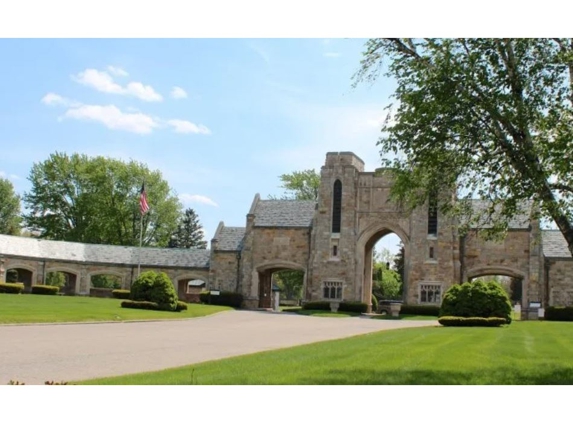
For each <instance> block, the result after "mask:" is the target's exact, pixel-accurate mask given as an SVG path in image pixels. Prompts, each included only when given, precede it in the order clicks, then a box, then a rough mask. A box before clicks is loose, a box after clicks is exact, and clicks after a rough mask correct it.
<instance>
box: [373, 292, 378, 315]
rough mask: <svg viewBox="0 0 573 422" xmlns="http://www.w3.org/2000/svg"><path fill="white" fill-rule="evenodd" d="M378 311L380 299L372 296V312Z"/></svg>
mask: <svg viewBox="0 0 573 422" xmlns="http://www.w3.org/2000/svg"><path fill="white" fill-rule="evenodd" d="M377 309H378V299H376V296H374V295H372V311H373V312H376V310H377Z"/></svg>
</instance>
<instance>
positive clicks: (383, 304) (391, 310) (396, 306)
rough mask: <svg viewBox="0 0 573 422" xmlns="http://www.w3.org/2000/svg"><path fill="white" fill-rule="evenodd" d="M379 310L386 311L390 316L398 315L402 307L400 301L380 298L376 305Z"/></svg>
mask: <svg viewBox="0 0 573 422" xmlns="http://www.w3.org/2000/svg"><path fill="white" fill-rule="evenodd" d="M378 307H379V308H380V310H381V311H386V313H388V315H389V316H391V317H398V316H399V315H400V310H401V309H402V302H401V301H399V300H381V301H380V305H379V306H378Z"/></svg>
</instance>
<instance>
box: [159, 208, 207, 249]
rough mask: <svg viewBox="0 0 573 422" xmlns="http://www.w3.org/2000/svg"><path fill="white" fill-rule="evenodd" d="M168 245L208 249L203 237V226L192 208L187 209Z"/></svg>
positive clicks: (171, 246)
mask: <svg viewBox="0 0 573 422" xmlns="http://www.w3.org/2000/svg"><path fill="white" fill-rule="evenodd" d="M168 247H170V248H196V249H207V241H206V240H204V238H203V226H202V225H201V223H199V217H198V216H197V214H196V213H195V211H194V210H193V209H192V208H187V209H186V210H185V213H184V214H183V216H182V217H181V219H180V221H179V224H178V226H177V229H176V230H175V232H174V233H173V234H172V236H171V239H170V240H169V245H168Z"/></svg>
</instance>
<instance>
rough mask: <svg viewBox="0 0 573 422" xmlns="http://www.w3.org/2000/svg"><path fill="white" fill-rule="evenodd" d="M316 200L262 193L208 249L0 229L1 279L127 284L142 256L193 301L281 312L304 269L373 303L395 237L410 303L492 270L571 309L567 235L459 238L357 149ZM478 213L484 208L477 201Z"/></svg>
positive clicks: (515, 228) (437, 297)
mask: <svg viewBox="0 0 573 422" xmlns="http://www.w3.org/2000/svg"><path fill="white" fill-rule="evenodd" d="M320 177H321V184H320V189H319V195H318V201H295V200H292V201H284V200H263V199H261V198H260V196H259V195H258V194H256V195H255V198H254V200H253V203H252V206H251V208H250V210H249V212H248V214H247V216H246V225H245V227H227V226H225V224H224V223H223V222H221V223H220V224H219V226H218V227H217V230H216V233H215V235H214V237H213V239H212V240H211V248H210V249H209V250H187V249H184V250H178V249H157V248H143V249H142V253H141V257H139V255H138V253H139V252H138V248H134V247H119V246H107V245H87V244H80V243H72V242H57V241H48V240H38V239H31V238H22V237H13V236H0V279H2V280H5V279H6V273H7V271H8V270H10V269H19V270H22V272H23V273H26V274H27V275H28V278H29V284H42V283H43V282H44V279H45V275H46V273H47V272H49V271H64V272H66V273H68V274H69V275H71V279H73V280H74V281H73V282H74V284H73V286H74V287H73V289H74V291H75V293H78V294H88V293H89V290H90V281H89V280H90V277H91V276H92V275H95V274H104V273H105V274H114V275H117V276H118V277H120V278H121V280H122V286H123V287H124V288H129V286H130V284H131V282H132V281H133V280H134V276H135V275H136V270H137V266H138V263H139V262H141V268H142V271H143V270H147V269H155V270H161V271H165V272H166V273H167V274H168V275H169V276H170V277H171V279H172V280H173V281H174V283H175V286H176V288H177V289H178V291H179V294H180V296H181V297H184V294H185V292H186V289H187V288H188V287H187V286H188V285H190V284H191V283H190V282H191V281H194V284H193V285H197V281H199V282H200V281H203V282H204V283H205V287H206V288H207V289H211V290H227V291H237V292H240V293H242V294H243V296H244V298H245V306H246V307H248V308H269V307H271V288H272V279H271V277H272V274H273V273H274V272H276V271H280V270H284V269H291V270H299V271H302V272H303V273H304V290H303V291H304V299H305V300H313V301H314V300H325V299H328V300H348V301H362V302H365V303H370V300H371V290H372V289H371V285H372V250H373V247H374V245H375V244H376V242H377V241H378V240H379V239H381V238H382V237H383V236H385V235H387V234H389V233H395V234H396V235H397V236H398V237H399V238H400V239H401V241H402V244H403V245H404V257H405V271H404V272H405V274H404V298H403V299H404V301H405V303H408V304H428V305H435V304H439V303H440V302H441V298H442V295H443V293H444V292H445V290H447V288H448V287H449V286H451V285H452V284H454V283H461V282H464V281H467V280H471V279H473V278H475V277H480V276H484V275H504V276H510V277H514V278H516V279H519V280H520V281H521V283H520V284H521V288H522V306H524V307H527V306H528V304H529V303H530V302H541V303H542V304H543V306H548V305H571V304H573V279H572V278H571V274H573V259H572V258H571V256H570V254H569V251H568V249H567V245H566V243H565V240H564V239H563V237H562V236H561V234H560V232H558V231H550V230H547V231H546V230H541V228H540V224H539V221H537V220H535V219H531V218H529V216H527V215H523V216H518V217H516V218H515V219H514V220H513V221H512V222H511V223H510V225H509V231H508V233H507V235H506V237H505V239H504V240H502V241H484V240H482V239H481V238H479V237H478V236H477V235H476V233H475V231H474V232H470V234H469V235H467V236H464V237H460V236H459V234H458V225H457V224H456V221H454V220H453V219H451V218H446V217H445V216H443V215H441V214H440V213H439V212H433V211H432V209H431V208H430V207H428V206H426V207H420V208H418V209H416V210H414V211H413V212H410V213H405V212H403V211H402V210H401V209H400V208H399V207H398V206H397V205H396V204H394V203H392V202H391V201H389V193H390V189H391V187H392V178H391V175H390V174H389V173H387V172H384V171H383V170H380V171H377V172H367V171H365V170H364V162H363V161H362V160H361V159H360V158H359V157H357V156H356V155H355V154H353V153H351V152H329V153H327V154H326V161H325V164H324V166H323V167H322V169H321V173H320ZM474 206H475V207H476V208H478V207H480V206H482V204H481V203H480V201H475V204H474Z"/></svg>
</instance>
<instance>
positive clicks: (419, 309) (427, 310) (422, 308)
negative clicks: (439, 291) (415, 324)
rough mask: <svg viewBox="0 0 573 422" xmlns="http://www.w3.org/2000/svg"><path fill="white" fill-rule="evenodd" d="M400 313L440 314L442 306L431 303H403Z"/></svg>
mask: <svg viewBox="0 0 573 422" xmlns="http://www.w3.org/2000/svg"><path fill="white" fill-rule="evenodd" d="M400 314H403V315H429V316H439V315H440V307H439V306H431V305H402V307H401V308H400Z"/></svg>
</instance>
